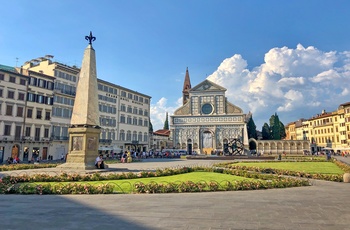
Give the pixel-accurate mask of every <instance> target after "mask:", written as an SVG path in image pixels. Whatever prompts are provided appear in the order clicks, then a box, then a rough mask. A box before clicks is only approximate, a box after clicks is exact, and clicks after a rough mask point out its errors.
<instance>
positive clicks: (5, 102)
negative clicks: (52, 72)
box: [0, 66, 54, 162]
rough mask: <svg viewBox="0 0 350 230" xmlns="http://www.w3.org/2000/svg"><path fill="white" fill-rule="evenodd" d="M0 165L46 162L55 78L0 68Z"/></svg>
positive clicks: (5, 67)
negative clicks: (16, 160)
mask: <svg viewBox="0 0 350 230" xmlns="http://www.w3.org/2000/svg"><path fill="white" fill-rule="evenodd" d="M0 81H1V86H0V162H4V161H5V160H7V158H9V157H12V158H15V157H19V158H20V160H24V161H28V160H31V159H32V158H33V159H36V158H41V159H43V160H46V159H48V158H49V153H48V150H49V148H50V136H51V124H50V119H51V114H52V105H53V84H54V78H53V77H51V76H48V75H45V74H42V73H36V72H33V71H28V70H23V69H15V68H12V67H8V66H0Z"/></svg>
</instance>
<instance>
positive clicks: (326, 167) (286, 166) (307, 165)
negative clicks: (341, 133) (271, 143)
mask: <svg viewBox="0 0 350 230" xmlns="http://www.w3.org/2000/svg"><path fill="white" fill-rule="evenodd" d="M235 165H236V164H235ZM237 165H245V166H251V167H259V168H274V169H283V170H289V171H297V172H305V173H311V174H318V173H319V174H343V173H344V172H343V171H342V170H341V169H340V168H339V167H338V166H337V165H335V164H334V163H332V162H261V163H260V162H251V163H250V162H239V163H237Z"/></svg>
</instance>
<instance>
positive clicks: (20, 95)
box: [18, 93, 24, 101]
mask: <svg viewBox="0 0 350 230" xmlns="http://www.w3.org/2000/svg"><path fill="white" fill-rule="evenodd" d="M18 100H19V101H24V93H18Z"/></svg>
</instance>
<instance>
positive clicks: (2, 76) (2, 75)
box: [0, 73, 5, 81]
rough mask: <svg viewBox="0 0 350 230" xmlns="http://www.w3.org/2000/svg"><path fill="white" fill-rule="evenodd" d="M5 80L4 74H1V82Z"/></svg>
mask: <svg viewBox="0 0 350 230" xmlns="http://www.w3.org/2000/svg"><path fill="white" fill-rule="evenodd" d="M4 79H5V75H4V74H3V73H0V81H3V80H4Z"/></svg>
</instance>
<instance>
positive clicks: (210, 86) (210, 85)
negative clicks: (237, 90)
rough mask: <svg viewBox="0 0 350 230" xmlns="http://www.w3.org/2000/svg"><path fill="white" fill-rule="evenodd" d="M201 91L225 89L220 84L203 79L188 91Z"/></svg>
mask: <svg viewBox="0 0 350 230" xmlns="http://www.w3.org/2000/svg"><path fill="white" fill-rule="evenodd" d="M197 91H198V92H203V91H224V92H225V91H226V89H225V88H224V87H222V86H220V85H217V84H215V83H214V82H212V81H209V80H207V79H205V80H204V81H202V82H201V83H199V84H198V85H196V86H195V87H193V88H192V89H191V90H190V92H191V93H192V92H197Z"/></svg>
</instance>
